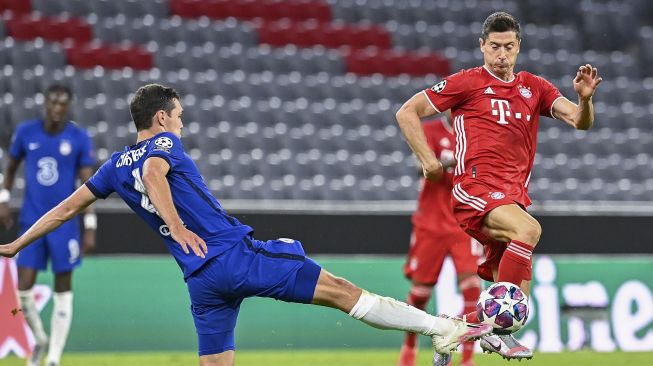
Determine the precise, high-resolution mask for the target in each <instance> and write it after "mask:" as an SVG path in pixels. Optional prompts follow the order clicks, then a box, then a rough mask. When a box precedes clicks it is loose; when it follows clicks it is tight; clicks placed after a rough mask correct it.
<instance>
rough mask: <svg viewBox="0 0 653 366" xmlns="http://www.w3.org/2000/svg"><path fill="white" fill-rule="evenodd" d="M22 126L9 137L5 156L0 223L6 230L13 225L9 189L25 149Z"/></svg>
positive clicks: (0, 199)
mask: <svg viewBox="0 0 653 366" xmlns="http://www.w3.org/2000/svg"><path fill="white" fill-rule="evenodd" d="M25 126H26V125H24V124H20V125H18V127H17V128H16V131H14V134H13V136H12V137H11V146H9V151H8V154H7V166H6V167H5V173H4V182H3V186H2V189H1V190H0V223H2V225H4V227H5V228H6V229H9V228H11V226H12V225H13V224H14V220H13V217H12V216H11V208H10V207H9V200H10V198H11V188H13V186H14V179H15V178H16V171H18V166H19V165H20V161H21V160H23V157H24V156H25V153H26V151H27V149H26V148H25V143H24V139H23V136H24V135H25V132H24V131H25Z"/></svg>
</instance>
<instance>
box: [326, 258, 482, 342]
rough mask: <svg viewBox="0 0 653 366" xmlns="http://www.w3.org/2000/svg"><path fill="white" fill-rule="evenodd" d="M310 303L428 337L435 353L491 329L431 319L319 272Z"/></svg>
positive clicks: (407, 306)
mask: <svg viewBox="0 0 653 366" xmlns="http://www.w3.org/2000/svg"><path fill="white" fill-rule="evenodd" d="M313 303H314V304H317V305H323V306H329V307H332V308H336V309H340V310H342V311H344V312H346V313H348V314H349V315H350V316H351V317H353V318H354V319H358V320H360V321H362V322H363V323H366V324H368V325H371V326H373V327H375V328H378V329H394V330H402V331H405V332H413V333H419V334H423V335H427V336H430V337H431V339H432V341H433V347H434V348H435V351H436V352H438V353H442V354H447V353H451V352H452V351H453V350H455V349H456V348H457V347H458V345H459V344H460V343H461V342H466V341H469V340H472V339H479V338H481V337H482V336H484V335H486V334H489V333H490V332H491V331H492V327H491V326H488V325H474V324H468V323H466V322H464V321H463V320H462V319H455V318H450V317H444V316H437V317H436V316H433V315H430V314H427V313H425V312H424V311H422V310H419V309H417V308H415V307H413V306H410V305H408V304H406V303H403V302H401V301H398V300H395V299H393V298H390V297H382V296H379V295H376V294H373V293H370V292H367V291H365V290H362V289H360V288H358V287H356V286H355V285H353V284H352V283H351V282H349V281H347V280H345V279H342V278H339V277H335V276H333V275H332V274H330V273H329V272H327V271H325V270H322V271H321V272H320V276H319V279H318V283H317V286H316V288H315V293H314V296H313Z"/></svg>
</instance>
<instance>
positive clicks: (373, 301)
mask: <svg viewBox="0 0 653 366" xmlns="http://www.w3.org/2000/svg"><path fill="white" fill-rule="evenodd" d="M179 100H180V98H179V95H178V94H177V93H176V92H175V91H174V90H173V89H171V88H166V87H163V86H161V85H157V84H150V85H146V86H143V87H141V88H140V89H139V90H138V91H137V92H136V94H135V96H134V98H133V100H132V101H131V103H130V110H131V115H132V118H133V120H134V122H135V124H136V129H137V131H138V136H137V141H136V143H135V144H134V145H132V146H129V147H126V148H125V149H124V150H123V151H122V152H116V153H114V154H113V155H112V156H111V159H109V160H108V161H107V162H106V163H105V164H103V165H102V167H101V168H100V169H99V170H98V171H97V173H96V174H95V175H94V176H93V177H92V178H90V179H89V180H88V181H87V182H86V184H85V185H84V186H82V187H80V188H79V189H78V190H77V191H76V192H75V193H74V194H72V195H71V196H70V197H68V198H67V199H65V200H64V201H63V202H62V203H61V204H59V205H58V206H57V207H56V208H54V209H53V210H51V211H50V212H48V213H47V214H46V215H45V216H43V217H42V218H41V220H39V221H38V222H37V223H36V224H35V225H34V226H32V227H31V228H30V229H29V230H28V231H27V232H25V233H24V234H23V235H22V236H21V237H19V238H18V239H16V240H15V241H14V242H12V243H10V244H6V245H2V246H0V255H3V256H8V257H10V256H13V255H15V254H16V253H17V252H18V251H20V250H21V249H22V248H24V247H27V245H28V244H29V243H31V242H32V241H34V240H37V239H38V238H40V237H41V236H43V235H46V234H47V233H49V232H50V231H52V230H54V229H55V228H57V227H59V226H60V225H62V223H64V222H66V221H67V220H70V219H71V218H73V217H75V215H77V214H78V213H79V212H81V211H82V210H83V209H84V208H86V207H88V206H89V205H90V204H92V203H93V202H94V201H95V200H97V199H98V198H102V199H103V198H106V197H107V196H108V195H110V194H111V193H114V192H115V193H117V194H118V195H119V196H120V197H121V198H122V199H123V200H124V201H125V202H126V203H127V205H129V207H130V208H131V209H132V210H133V211H134V212H136V213H137V214H138V215H139V216H140V217H141V218H142V219H143V220H144V221H145V222H146V223H147V224H148V225H149V226H150V227H151V228H152V230H154V231H155V232H156V233H158V235H159V236H160V237H161V239H163V241H164V242H165V244H166V245H167V247H168V250H169V252H170V253H171V254H172V255H173V256H174V258H175V260H176V261H177V264H178V265H179V266H180V267H181V270H182V272H183V274H184V279H185V281H186V284H187V286H188V292H189V294H190V300H191V312H192V316H193V319H194V321H195V328H196V331H197V334H198V343H199V347H198V348H199V360H200V365H202V366H208V365H211V366H214V365H220V366H222V365H233V364H234V359H235V344H234V328H235V327H236V318H237V316H238V311H239V309H240V304H241V302H242V301H243V299H245V298H247V297H252V296H260V297H271V298H274V299H278V300H283V301H287V302H296V303H306V304H309V303H312V304H317V305H323V306H329V307H332V308H336V309H339V310H342V311H344V312H346V313H348V314H349V315H350V316H352V317H353V318H355V319H359V320H361V321H363V322H365V323H367V324H369V325H371V326H373V327H376V328H381V329H397V330H404V331H411V332H415V333H420V334H424V335H429V336H432V339H435V340H437V341H435V342H434V348H435V349H436V351H438V352H440V353H447V352H450V351H451V350H452V349H453V348H455V347H457V346H458V344H459V343H460V342H462V341H466V340H469V339H475V338H478V337H480V336H482V335H484V334H487V333H489V332H490V331H491V327H488V326H485V325H469V324H467V323H465V322H463V321H462V320H457V319H451V318H448V317H444V316H441V317H436V316H432V315H429V314H427V313H425V312H423V311H421V310H419V309H416V308H414V307H412V306H409V305H406V304H404V303H402V302H399V301H397V300H394V299H391V298H388V297H381V296H379V295H376V294H372V293H369V292H367V291H365V290H362V289H360V288H358V287H356V286H355V285H353V284H351V283H350V282H348V281H346V280H344V279H342V278H339V277H335V276H333V275H332V274H330V273H329V272H327V271H325V270H323V269H322V268H321V267H320V266H319V265H318V264H317V263H316V262H314V261H313V260H311V259H310V258H309V257H307V256H306V255H305V254H304V249H303V247H302V244H301V243H300V242H298V241H296V240H292V239H277V240H269V241H267V242H266V241H259V240H256V239H254V238H253V237H252V233H253V229H252V228H251V227H249V226H247V225H244V224H241V223H240V222H239V221H238V220H236V219H235V218H233V217H231V216H229V214H227V212H225V210H224V209H223V208H222V206H221V205H220V203H219V202H218V201H217V200H216V199H215V198H214V197H213V196H212V195H211V193H210V192H209V190H208V188H207V187H206V184H205V183H204V180H203V178H202V176H201V175H200V172H199V171H198V169H197V166H195V163H194V162H193V161H192V160H191V158H190V157H189V156H188V155H187V154H186V153H185V152H184V148H183V144H182V142H181V140H180V137H181V130H182V128H183V123H182V120H181V114H182V110H183V109H182V107H181V104H180V103H179ZM190 251H192V252H193V253H192V254H191V253H190Z"/></svg>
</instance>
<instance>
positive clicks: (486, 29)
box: [481, 11, 521, 41]
mask: <svg viewBox="0 0 653 366" xmlns="http://www.w3.org/2000/svg"><path fill="white" fill-rule="evenodd" d="M510 31H513V32H515V33H516V35H517V39H518V40H521V27H520V26H519V22H518V21H517V18H515V17H514V16H512V15H510V14H508V13H506V12H503V11H498V12H496V13H493V14H490V16H489V17H487V19H485V21H484V22H483V33H482V34H481V38H482V39H483V40H484V41H485V40H486V39H487V37H488V36H489V35H490V33H493V32H510Z"/></svg>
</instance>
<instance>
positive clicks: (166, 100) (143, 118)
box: [129, 84, 180, 131]
mask: <svg viewBox="0 0 653 366" xmlns="http://www.w3.org/2000/svg"><path fill="white" fill-rule="evenodd" d="M175 99H177V100H179V99H180V98H179V94H177V92H176V91H175V90H174V89H173V88H168V87H165V86H163V85H159V84H148V85H144V86H141V87H140V88H138V90H137V91H136V94H135V95H134V97H133V98H132V100H131V102H130V103H129V112H130V113H131V115H132V119H133V120H134V124H136V130H137V131H142V130H146V129H148V128H150V127H152V117H154V115H155V114H156V112H158V111H160V110H163V111H165V112H166V114H167V115H170V112H171V111H172V110H173V109H174V108H175V102H174V100H175Z"/></svg>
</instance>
